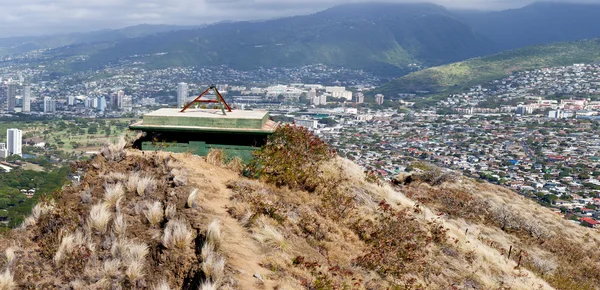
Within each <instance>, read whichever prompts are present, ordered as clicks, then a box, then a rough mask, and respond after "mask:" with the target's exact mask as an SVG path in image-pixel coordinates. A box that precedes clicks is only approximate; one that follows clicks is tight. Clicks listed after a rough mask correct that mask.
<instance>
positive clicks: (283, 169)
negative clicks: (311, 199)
mask: <svg viewBox="0 0 600 290" xmlns="http://www.w3.org/2000/svg"><path fill="white" fill-rule="evenodd" d="M332 157H333V154H332V153H331V152H330V151H329V148H328V147H327V145H326V144H325V143H324V142H323V141H322V140H321V139H319V138H318V137H317V136H315V135H314V134H312V133H311V132H310V131H309V130H308V129H306V128H305V127H300V126H294V125H285V126H281V127H279V128H277V130H276V131H275V133H274V134H273V135H271V136H269V139H268V140H267V143H266V144H265V145H264V146H263V147H262V148H261V149H260V150H257V151H256V152H255V153H254V158H253V160H252V161H251V162H250V164H249V167H248V172H247V174H249V175H251V176H254V177H258V176H260V177H262V178H264V179H265V180H266V181H267V182H270V183H273V184H275V185H277V186H284V185H287V186H289V187H291V188H300V189H306V190H309V191H312V190H314V185H309V183H308V182H307V181H308V180H309V179H310V178H314V177H316V176H318V175H319V174H318V172H319V171H318V166H319V164H320V163H321V162H323V161H325V160H328V159H330V158H332Z"/></svg>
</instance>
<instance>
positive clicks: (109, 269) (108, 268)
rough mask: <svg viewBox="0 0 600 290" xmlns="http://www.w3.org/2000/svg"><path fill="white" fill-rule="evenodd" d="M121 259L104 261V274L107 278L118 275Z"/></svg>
mask: <svg viewBox="0 0 600 290" xmlns="http://www.w3.org/2000/svg"><path fill="white" fill-rule="evenodd" d="M120 266H121V261H120V260H119V259H111V260H106V261H104V264H103V265H102V270H103V271H102V274H103V276H104V277H105V278H112V277H116V276H117V275H118V274H119V267H120Z"/></svg>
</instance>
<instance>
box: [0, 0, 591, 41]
mask: <svg viewBox="0 0 600 290" xmlns="http://www.w3.org/2000/svg"><path fill="white" fill-rule="evenodd" d="M368 1H369V0H366V1H354V0H304V1H301V0H143V1H142V0H16V1H15V0H0V9H1V10H0V11H1V16H0V37H7V36H22V35H44V34H54V33H65V32H75V31H91V30H98V29H103V28H120V27H125V26H129V25H136V24H142V23H148V24H180V25H195V24H202V23H211V22H216V21H222V20H251V19H267V18H275V17H284V16H291V15H298V14H307V13H311V12H315V11H318V10H321V9H324V8H327V7H330V6H333V5H336V4H340V3H348V2H368ZM384 1H385V2H424V1H415V0H383V1H382V0H379V1H373V2H384ZM566 1H567V0H566ZM583 1H585V0H583ZM427 2H435V3H437V4H441V5H444V6H446V7H448V8H472V9H484V10H498V9H506V8H512V7H521V6H525V5H527V4H529V3H530V2H532V1H529V0H432V1H427ZM588 2H600V0H593V1H592V0H589V1H588Z"/></svg>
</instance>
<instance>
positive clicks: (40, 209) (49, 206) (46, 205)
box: [21, 200, 55, 229]
mask: <svg viewBox="0 0 600 290" xmlns="http://www.w3.org/2000/svg"><path fill="white" fill-rule="evenodd" d="M54 207H55V203H54V201H53V200H51V201H49V202H40V203H38V204H36V205H35V206H34V207H33V209H32V210H31V215H30V216H29V217H27V218H26V219H25V221H23V224H22V225H21V228H22V229H26V228H27V227H30V226H33V225H35V224H37V222H38V220H39V219H40V217H41V216H43V215H45V214H47V213H49V212H51V211H52V210H53V209H54Z"/></svg>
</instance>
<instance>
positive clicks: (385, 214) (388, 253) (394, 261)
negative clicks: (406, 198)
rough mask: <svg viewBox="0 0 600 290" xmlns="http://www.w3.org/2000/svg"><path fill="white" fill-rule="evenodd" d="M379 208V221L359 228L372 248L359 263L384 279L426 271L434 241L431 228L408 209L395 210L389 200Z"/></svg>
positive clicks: (361, 234)
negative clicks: (416, 218)
mask: <svg viewBox="0 0 600 290" xmlns="http://www.w3.org/2000/svg"><path fill="white" fill-rule="evenodd" d="M379 206H380V209H381V210H382V213H381V215H380V216H379V217H378V220H377V221H376V222H370V221H365V222H362V223H360V224H359V226H358V233H359V236H360V237H361V238H362V239H363V240H365V241H366V243H367V245H369V248H368V250H367V251H366V254H365V255H363V256H361V257H359V258H357V259H356V262H357V263H358V264H359V265H361V266H363V267H366V268H368V269H371V270H374V271H376V272H377V273H379V274H380V275H383V276H386V275H392V276H395V277H402V276H404V275H406V274H409V273H416V272H422V271H423V270H424V269H423V267H425V266H426V265H425V262H424V261H425V257H426V255H427V253H428V250H427V247H428V245H429V244H430V243H431V242H432V238H431V237H429V235H428V233H427V229H426V228H423V226H422V225H421V224H419V222H418V221H416V220H415V218H414V217H413V216H412V214H411V213H410V212H409V210H408V209H405V210H401V211H398V210H395V209H393V208H392V206H391V205H389V204H387V203H386V202H385V201H382V202H381V203H380V205H379Z"/></svg>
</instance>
